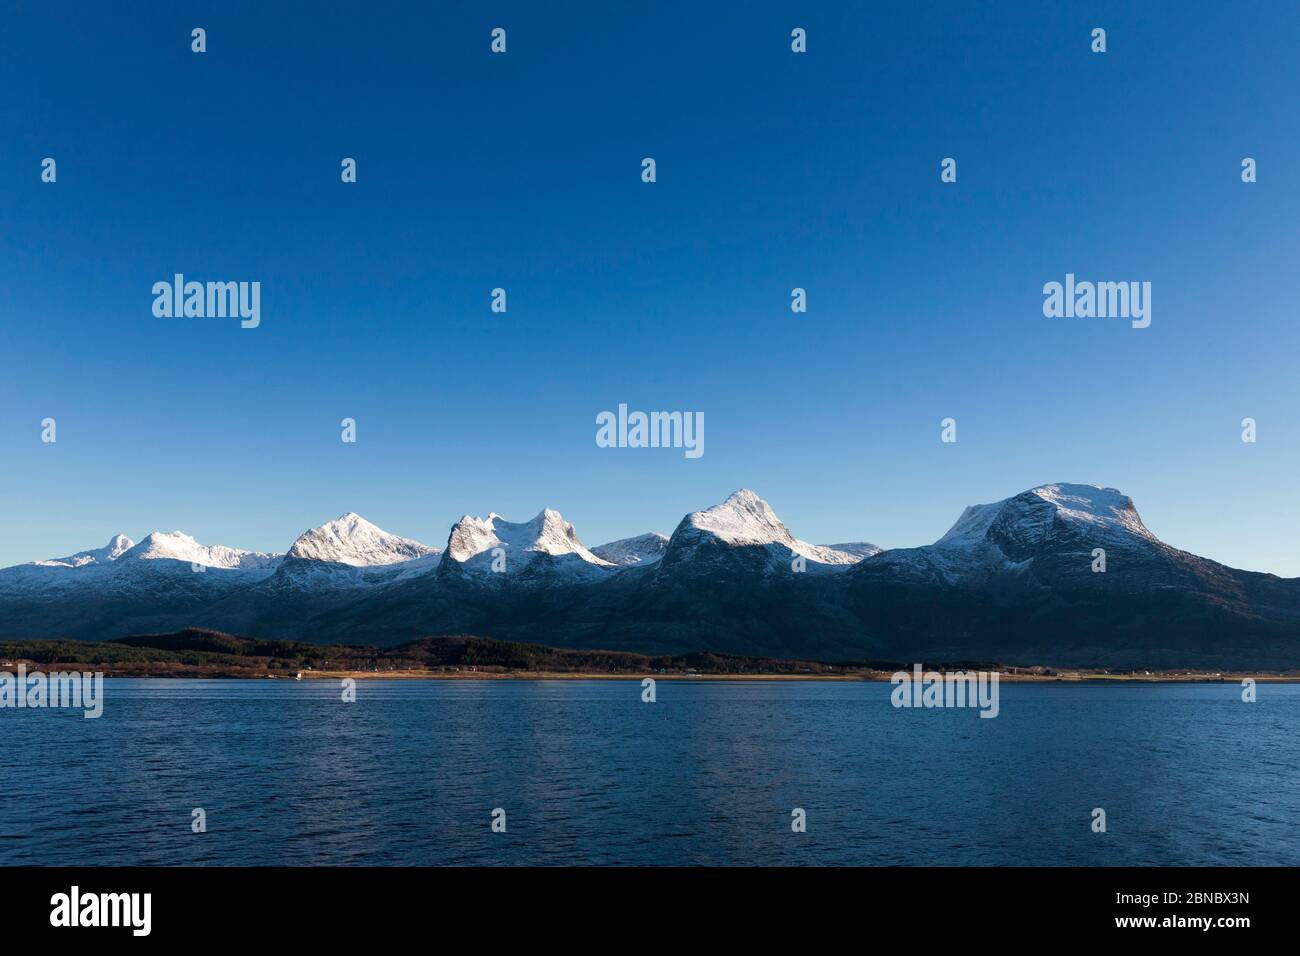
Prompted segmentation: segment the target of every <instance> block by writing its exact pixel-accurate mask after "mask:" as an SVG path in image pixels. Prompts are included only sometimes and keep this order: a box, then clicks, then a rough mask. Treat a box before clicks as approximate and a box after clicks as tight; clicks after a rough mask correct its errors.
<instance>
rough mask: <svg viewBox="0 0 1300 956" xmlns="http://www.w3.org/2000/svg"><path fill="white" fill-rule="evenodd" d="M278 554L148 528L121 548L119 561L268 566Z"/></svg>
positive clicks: (241, 566)
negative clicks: (207, 542)
mask: <svg viewBox="0 0 1300 956" xmlns="http://www.w3.org/2000/svg"><path fill="white" fill-rule="evenodd" d="M277 558H279V555H276V554H268V553H266V552H263V551H244V550H243V549H241V548H228V547H226V546H225V545H222V544H213V545H203V544H199V542H198V541H196V540H195V539H194V538H192V537H191V536H190V535H188V534H185V533H184V532H183V531H151V532H150V533H149V534H147V535H145V538H144V540H143V541H141V542H140V543H139V544H137V545H135V546H134V547H132V548H130V549H129V550H127V551H125V552H123V553H122V554H121V555H120V556H119V557H118V559H117V560H118V561H120V562H122V563H123V564H133V563H135V562H139V561H180V562H184V563H186V564H192V565H193V564H198V565H202V566H203V567H207V568H240V569H252V568H268V567H270V566H271V565H272V564H274V563H275V561H276V559H277Z"/></svg>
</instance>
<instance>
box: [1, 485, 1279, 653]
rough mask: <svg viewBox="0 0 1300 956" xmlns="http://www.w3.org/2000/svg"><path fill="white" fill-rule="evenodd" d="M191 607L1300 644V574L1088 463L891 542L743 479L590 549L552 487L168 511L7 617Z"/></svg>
mask: <svg viewBox="0 0 1300 956" xmlns="http://www.w3.org/2000/svg"><path fill="white" fill-rule="evenodd" d="M1099 553H1103V554H1104V558H1103V563H1102V565H1101V570H1099V569H1098V564H1097V555H1098V554H1099ZM187 626H205V627H214V628H218V629H222V630H228V631H233V632H237V633H244V634H250V635H253V636H262V637H275V638H294V639H301V640H314V641H324V642H336V641H349V642H370V643H397V642H400V641H403V640H409V639H411V638H414V637H419V636H426V635H430V634H446V633H475V634H482V635H487V636H496V637H506V638H512V639H520V640H530V641H537V642H540V643H548V644H553V645H557V646H573V647H608V648H611V649H627V650H638V651H647V652H660V651H673V652H678V651H682V650H709V649H713V650H720V651H729V652H739V653H752V654H764V655H779V656H787V657H820V658H834V659H868V658H876V659H879V658H884V657H890V658H892V659H898V660H913V659H919V658H921V657H922V656H928V657H930V658H931V659H936V658H939V657H942V658H943V659H949V660H951V659H959V658H964V659H972V658H982V659H993V658H999V659H1003V660H1006V659H1009V658H1017V659H1020V660H1024V661H1027V662H1031V663H1060V664H1071V663H1075V664H1080V663H1082V664H1100V665H1104V664H1111V663H1113V664H1115V665H1116V666H1123V665H1124V664H1125V663H1126V662H1132V663H1135V664H1141V665H1154V666H1161V665H1162V662H1164V663H1168V662H1172V663H1174V664H1175V665H1178V664H1185V665H1187V666H1225V667H1226V666H1233V665H1234V664H1236V663H1242V664H1249V665H1250V666H1283V665H1284V664H1289V665H1291V666H1300V579H1281V578H1277V577H1275V576H1273V575H1267V574H1257V573H1254V572H1248V571H1238V570H1235V569H1232V568H1228V567H1225V566H1223V565H1220V564H1217V563H1215V562H1213V561H1208V560H1206V559H1203V558H1199V557H1197V556H1195V555H1191V554H1188V553H1186V552H1182V551H1178V550H1177V549H1174V548H1171V547H1169V546H1168V545H1166V544H1164V543H1163V542H1161V541H1160V540H1159V539H1158V538H1157V537H1156V536H1155V535H1154V534H1152V533H1151V532H1150V531H1149V530H1148V529H1147V528H1146V526H1145V525H1144V524H1143V522H1142V520H1141V518H1140V517H1139V515H1138V513H1137V510H1136V509H1135V508H1134V506H1133V502H1132V501H1131V499H1129V498H1128V497H1127V496H1126V495H1123V494H1122V493H1120V492H1119V491H1116V490H1115V489H1113V488H1102V487H1098V486H1093V485H1078V484H1049V485H1042V486H1039V487H1037V488H1033V489H1030V490H1029V491H1025V492H1023V493H1021V494H1018V495H1014V496H1012V497H1010V498H1006V499H1004V500H1002V501H999V502H995V503H992V504H985V505H973V506H971V507H969V508H967V509H966V510H965V511H964V512H963V513H962V514H961V515H960V516H959V517H958V519H957V521H956V522H955V523H954V524H953V526H952V527H951V528H950V529H949V531H948V532H947V533H946V534H944V535H943V536H942V537H941V538H939V540H938V541H936V542H935V543H933V544H931V545H926V546H923V547H918V548H897V549H892V550H888V551H882V550H881V549H880V548H878V547H876V546H875V545H872V544H868V543H865V542H850V543H841V544H829V545H827V544H811V543H809V542H807V541H803V540H801V539H799V538H796V537H794V535H793V534H791V532H790V531H789V529H787V528H786V526H785V525H784V524H783V523H782V522H781V520H780V519H779V518H778V517H777V515H776V513H775V512H774V511H773V510H772V508H771V507H770V506H769V505H768V503H767V502H766V501H764V500H763V499H762V498H760V497H759V496H758V495H757V494H755V493H754V492H753V491H750V490H748V489H741V490H740V491H737V492H736V493H734V494H732V495H731V496H730V497H728V498H727V499H726V500H725V501H723V502H721V503H720V504H717V505H714V506H712V507H710V508H706V509H703V510H701V511H694V512H691V513H690V514H688V515H686V516H685V517H684V518H683V519H682V520H681V522H680V523H679V524H678V525H677V527H676V529H675V530H674V531H673V533H672V535H671V536H665V535H663V534H660V533H658V532H649V533H645V534H641V535H637V536H634V537H630V538H624V539H620V540H618V541H612V542H610V543H608V544H604V545H599V546H597V547H594V548H590V549H589V548H587V547H586V546H585V545H584V544H583V543H582V541H581V540H580V539H579V537H578V534H577V532H576V530H575V529H574V527H573V525H571V524H570V523H569V522H567V521H565V520H564V518H563V517H562V516H561V515H560V514H559V513H558V512H556V511H553V510H551V509H549V508H548V509H543V510H542V511H541V512H539V513H538V514H537V515H536V516H535V517H534V518H532V519H531V520H528V521H523V522H512V521H507V520H506V519H504V518H502V517H501V516H500V515H497V514H495V513H493V514H489V515H488V516H487V517H486V518H476V517H471V516H469V515H466V516H464V517H462V518H461V519H460V520H459V521H457V522H456V523H455V524H454V525H453V526H452V528H451V531H450V534H449V535H448V538H447V543H446V546H445V547H444V548H442V549H438V548H435V547H431V546H429V545H426V544H423V543H421V542H419V541H415V540H412V539H409V538H403V537H400V536H398V535H395V534H392V533H390V532H387V531H384V530H382V529H380V528H378V527H376V526H375V525H373V524H371V523H370V522H368V521H366V520H365V519H364V518H362V517H360V516H359V515H357V514H355V513H351V512H349V513H348V514H345V515H342V516H340V517H339V518H336V519H334V520H332V521H328V522H326V523H325V524H322V525H320V526H319V527H316V528H312V529H310V530H308V531H306V532H304V533H303V534H302V535H300V536H299V537H298V538H297V539H296V540H295V541H294V542H293V543H292V544H291V545H290V547H289V549H288V550H287V551H286V552H285V553H283V554H270V553H264V552H257V551H248V550H243V549H239V548H233V547H227V546H223V545H204V544H200V543H199V542H198V541H196V540H195V539H194V538H193V537H191V536H189V535H187V534H184V533H182V532H179V531H172V532H162V531H154V532H151V533H150V534H148V535H146V536H145V538H144V539H143V540H141V541H140V543H139V544H136V543H134V542H132V541H131V540H130V539H129V538H127V537H126V536H125V535H122V534H118V535H114V536H113V537H112V538H111V539H110V540H109V542H108V543H107V544H106V545H105V546H104V547H102V548H96V549H91V550H86V551H81V552H78V553H76V554H73V555H70V556H68V557H64V558H52V559H46V560H41V561H34V562H31V563H29V564H23V565H17V566H14V567H11V568H6V569H3V570H0V639H14V638H56V637H72V638H79V639H91V640H103V639H110V638H115V637H121V636H126V635H129V634H137V633H147V632H151V631H152V632H156V631H162V630H171V629H179V628H182V627H187Z"/></svg>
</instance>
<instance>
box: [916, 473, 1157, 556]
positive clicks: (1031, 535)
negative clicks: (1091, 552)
mask: <svg viewBox="0 0 1300 956" xmlns="http://www.w3.org/2000/svg"><path fill="white" fill-rule="evenodd" d="M1056 525H1060V526H1063V527H1065V528H1069V529H1072V530H1073V531H1075V532H1077V533H1078V534H1081V535H1084V536H1086V537H1088V538H1095V539H1102V538H1110V539H1112V540H1121V541H1131V540H1133V539H1134V538H1139V539H1143V540H1146V541H1151V542H1154V541H1157V540H1158V539H1157V538H1156V536H1155V535H1153V534H1152V533H1151V532H1150V531H1148V530H1147V527H1146V525H1144V524H1143V523H1142V519H1141V517H1140V516H1139V515H1138V513H1137V509H1136V508H1135V507H1134V506H1133V499H1132V498H1130V497H1129V496H1128V495H1126V494H1124V493H1123V492H1120V491H1118V490H1116V489H1114V488H1103V487H1101V486H1100V485H1079V484H1070V483H1065V482H1055V483H1052V484H1047V485H1039V486H1038V487H1036V488H1030V489H1029V490H1028V491H1024V492H1021V493H1020V494H1018V495H1014V496H1013V497H1011V498H1005V499H1003V500H1002V501H997V502H994V503H992V504H987V505H971V506H969V507H968V508H966V509H965V510H964V511H963V512H962V513H961V517H959V518H958V519H957V522H956V523H955V524H954V525H953V526H952V527H951V528H950V529H948V533H947V534H945V535H944V536H943V537H942V538H940V539H939V540H938V541H937V542H935V543H936V545H943V546H949V547H964V546H970V545H972V544H976V543H979V542H981V541H984V540H998V541H999V542H1000V543H1007V542H1018V543H1020V544H1031V543H1034V542H1037V541H1041V540H1043V539H1044V538H1045V537H1046V536H1047V535H1048V534H1050V533H1051V529H1052V527H1054V526H1056Z"/></svg>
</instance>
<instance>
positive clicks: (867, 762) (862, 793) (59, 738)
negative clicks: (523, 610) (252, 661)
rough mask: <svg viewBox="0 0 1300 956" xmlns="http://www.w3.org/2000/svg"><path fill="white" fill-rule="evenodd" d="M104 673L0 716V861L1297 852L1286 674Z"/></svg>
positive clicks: (1038, 858)
mask: <svg viewBox="0 0 1300 956" xmlns="http://www.w3.org/2000/svg"><path fill="white" fill-rule="evenodd" d="M105 685H106V690H105V696H106V705H105V712H104V716H103V717H102V718H100V719H99V720H85V719H83V718H82V717H81V715H80V713H79V712H76V711H52V710H51V711H30V710H24V711H16V710H0V739H3V741H4V745H5V746H4V756H3V758H0V759H2V760H3V764H4V767H5V772H4V775H3V778H4V785H3V787H0V864H8V865H12V864H74V865H76V864H122V865H126V864H217V865H221V864H290V865H322V864H400V865H424V864H500V863H504V864H592V863H594V864H757V865H767V864H864V865H877V864H918V865H920V864H926V865H934V864H939V865H966V864H1028V865H1040V864H1041V865H1047V864H1085V865H1101V864H1244V865H1261V864H1296V863H1300V733H1298V731H1300V687H1298V686H1295V685H1260V688H1259V701H1258V702H1257V703H1255V704H1244V703H1242V702H1241V699H1240V688H1239V686H1237V685H1234V684H1215V685H1192V684H1161V685H1143V686H1137V685H1129V686H1094V685H1060V684H1054V685H1033V684H1012V685H1007V684H1003V685H1002V688H1001V690H1002V703H1001V714H1000V716H998V717H997V718H996V719H992V720H988V719H980V718H979V716H978V713H977V712H976V711H974V710H946V711H945V710H896V709H894V708H893V707H891V706H890V704H889V691H890V687H889V685H888V684H879V683H815V682H790V683H776V682H771V683H735V682H710V681H703V680H701V681H693V682H668V681H660V682H659V686H658V701H657V702H656V703H654V704H644V703H642V702H641V699H640V693H641V688H640V685H639V683H636V682H632V681H493V682H487V681H483V682H479V681H475V682H453V681H366V682H360V683H359V684H358V687H357V692H358V700H357V702H356V703H355V704H345V703H342V702H341V701H340V699H339V698H340V693H339V687H338V684H337V683H335V682H325V681H304V682H302V683H293V682H284V681H191V680H126V679H115V680H108V681H106V682H105ZM195 807H202V808H204V809H205V810H206V812H207V826H208V832H206V833H203V834H194V833H192V832H191V830H190V821H191V811H192V810H193V809H194V808H195ZM495 807H501V808H504V809H505V811H506V832H505V833H492V832H491V829H490V822H491V817H490V814H491V811H492V809H493V808H495ZM794 807H802V808H804V809H805V810H806V811H807V820H808V831H807V833H805V834H796V833H793V832H791V828H790V819H791V818H790V811H791V809H792V808H794ZM1094 807H1103V808H1104V809H1105V811H1106V814H1107V825H1108V832H1107V833H1105V834H1097V833H1093V832H1092V831H1091V829H1090V822H1091V819H1092V818H1091V812H1092V809H1093V808H1094Z"/></svg>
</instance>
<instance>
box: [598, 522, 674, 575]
mask: <svg viewBox="0 0 1300 956" xmlns="http://www.w3.org/2000/svg"><path fill="white" fill-rule="evenodd" d="M667 546H668V535H666V534H660V533H659V532H658V531H651V532H650V533H648V534H639V535H637V536H636V537H633V538H620V539H619V540H617V541H611V542H609V544H602V545H601V546H600V547H597V548H592V549H591V553H592V554H594V555H595V556H596V557H598V558H602V559H604V560H605V561H608V562H609V563H610V564H615V565H617V566H618V567H620V568H631V567H636V566H637V565H644V564H654V563H655V562H656V561H658V560H659V559H661V558H662V557H663V556H664V548H666V547H667Z"/></svg>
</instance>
